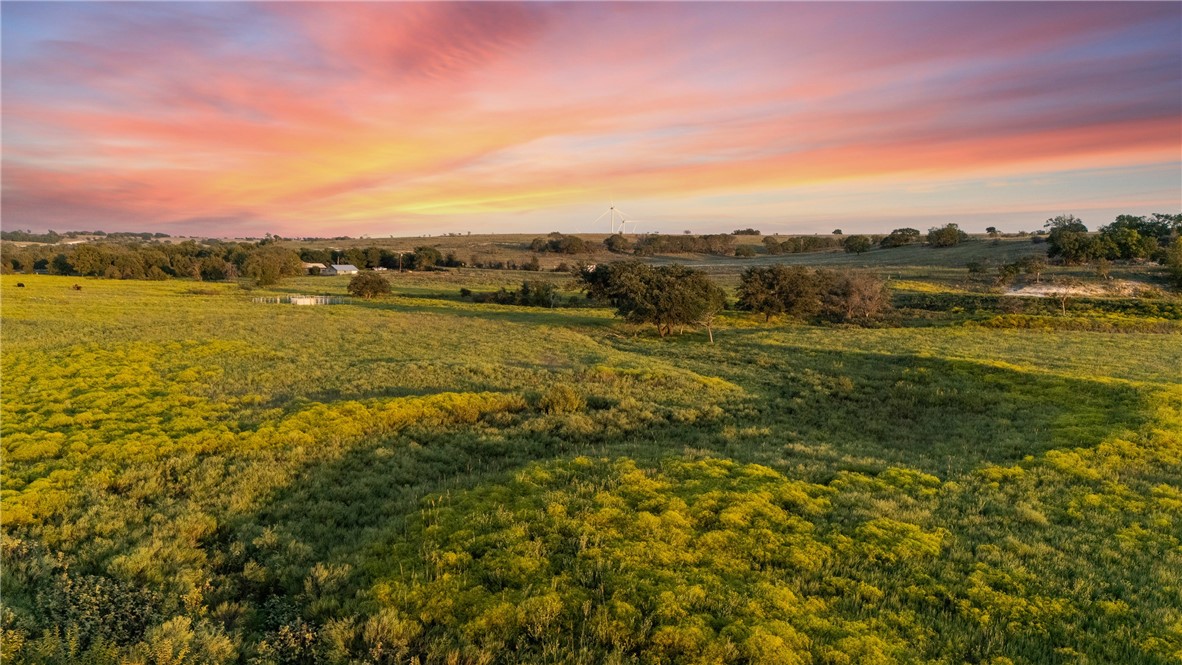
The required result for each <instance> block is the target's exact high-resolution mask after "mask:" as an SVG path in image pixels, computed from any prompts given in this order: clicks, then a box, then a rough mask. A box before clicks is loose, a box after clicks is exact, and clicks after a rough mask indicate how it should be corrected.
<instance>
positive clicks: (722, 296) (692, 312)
mask: <svg viewBox="0 0 1182 665" xmlns="http://www.w3.org/2000/svg"><path fill="white" fill-rule="evenodd" d="M580 276H581V278H582V280H583V283H584V285H585V287H586V291H587V295H588V296H589V297H591V298H593V299H598V300H603V301H606V302H610V303H611V304H612V305H614V306H615V307H616V313H617V314H619V315H620V316H622V317H624V319H625V320H627V321H629V322H631V323H651V324H653V325H655V326H656V327H657V332H658V334H660V335H661V336H662V337H664V336H665V335H668V334H669V333H670V332H672V331H673V328H674V327H675V326H685V325H690V324H695V323H698V322H699V321H702V320H703V319H704V318H705V317H706V316H707V315H708V314H709V313H710V312H712V311H713V312H717V311H719V310H721V309H722V308H723V307H724V306H725V304H726V293H725V292H723V290H722V289H720V288H719V287H718V286H716V285H715V284H714V283H713V282H711V281H710V278H709V277H707V276H706V273H704V272H702V271H700V270H694V269H692V268H686V267H685V266H679V265H672V266H660V267H653V266H650V265H648V264H645V263H640V262H639V261H621V262H617V263H608V264H600V265H598V266H596V267H595V269H593V270H590V269H584V270H583V271H582V272H581V273H580Z"/></svg>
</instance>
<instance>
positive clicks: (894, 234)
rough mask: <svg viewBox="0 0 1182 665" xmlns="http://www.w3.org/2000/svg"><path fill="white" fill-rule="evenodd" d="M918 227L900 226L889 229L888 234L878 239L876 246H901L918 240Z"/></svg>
mask: <svg viewBox="0 0 1182 665" xmlns="http://www.w3.org/2000/svg"><path fill="white" fill-rule="evenodd" d="M919 237H920V233H919V229H912V228H902V229H895V230H894V231H891V232H890V234H889V235H887V236H886V237H885V238H883V239H882V240H880V241H879V243H878V246H879V247H883V248H889V247H902V246H903V245H910V244H911V243H914V242H919Z"/></svg>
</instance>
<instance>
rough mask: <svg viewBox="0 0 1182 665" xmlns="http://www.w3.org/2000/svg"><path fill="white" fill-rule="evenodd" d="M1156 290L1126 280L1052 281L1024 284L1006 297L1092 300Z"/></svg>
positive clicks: (1137, 294)
mask: <svg viewBox="0 0 1182 665" xmlns="http://www.w3.org/2000/svg"><path fill="white" fill-rule="evenodd" d="M1157 290H1158V289H1157V288H1156V287H1154V286H1152V285H1149V284H1145V283H1144V282H1134V281H1132V280H1127V279H1112V280H1107V281H1103V282H1087V283H1084V284H1063V283H1058V284H1057V283H1055V282H1054V281H1047V282H1042V283H1041V284H1025V285H1023V286H1019V287H1014V288H1011V289H1010V290H1009V291H1006V295H1007V296H1027V297H1031V298H1048V297H1052V296H1058V295H1060V294H1062V293H1067V294H1069V295H1072V296H1080V297H1093V298H1103V297H1108V298H1114V297H1120V298H1130V297H1137V296H1140V295H1142V294H1144V293H1149V292H1156V291H1157Z"/></svg>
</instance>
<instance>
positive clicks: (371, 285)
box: [348, 270, 390, 300]
mask: <svg viewBox="0 0 1182 665" xmlns="http://www.w3.org/2000/svg"><path fill="white" fill-rule="evenodd" d="M348 289H349V294H350V295H354V296H357V297H358V298H365V299H366V300H371V299H373V297H374V296H380V295H384V294H387V293H389V292H390V282H388V281H386V278H385V277H382V276H381V275H379V274H378V273H376V272H372V271H369V270H364V271H362V272H359V273H357V274H356V275H353V279H350V280H349V287H348Z"/></svg>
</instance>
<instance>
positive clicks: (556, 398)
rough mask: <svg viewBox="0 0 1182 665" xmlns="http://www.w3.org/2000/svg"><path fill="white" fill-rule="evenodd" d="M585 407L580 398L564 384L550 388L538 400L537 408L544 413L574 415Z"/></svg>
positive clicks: (572, 389)
mask: <svg viewBox="0 0 1182 665" xmlns="http://www.w3.org/2000/svg"><path fill="white" fill-rule="evenodd" d="M586 405H587V403H586V402H585V401H584V400H583V398H582V396H581V395H579V393H578V392H577V391H576V390H575V389H574V388H571V387H570V386H568V385H566V384H564V383H560V384H558V385H556V386H552V387H551V388H550V389H548V390H547V391H546V392H544V393H542V397H541V398H540V399H539V400H538V408H540V409H541V410H542V411H545V412H546V413H575V412H578V411H582V410H583V408H584V407H586Z"/></svg>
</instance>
